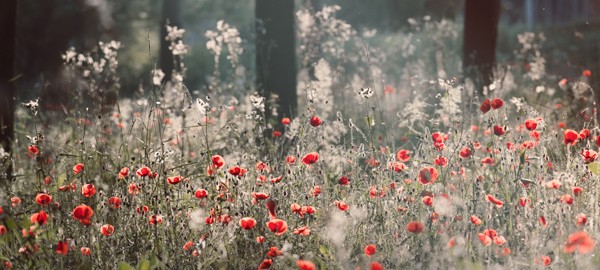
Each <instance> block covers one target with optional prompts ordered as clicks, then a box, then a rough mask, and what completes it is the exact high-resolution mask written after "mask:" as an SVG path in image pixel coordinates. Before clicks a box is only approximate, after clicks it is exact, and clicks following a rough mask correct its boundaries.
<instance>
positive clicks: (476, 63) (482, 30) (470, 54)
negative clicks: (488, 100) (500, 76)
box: [463, 0, 500, 95]
mask: <svg viewBox="0 0 600 270" xmlns="http://www.w3.org/2000/svg"><path fill="white" fill-rule="evenodd" d="M499 17H500V0H485V1H481V0H466V2H465V28H464V40H463V72H464V75H465V77H466V78H467V77H468V78H471V79H472V80H473V81H474V82H475V85H476V87H477V91H478V92H479V94H480V95H481V94H482V90H483V86H486V85H489V84H490V83H491V81H492V76H493V70H494V65H495V62H496V39H497V36H498V20H499Z"/></svg>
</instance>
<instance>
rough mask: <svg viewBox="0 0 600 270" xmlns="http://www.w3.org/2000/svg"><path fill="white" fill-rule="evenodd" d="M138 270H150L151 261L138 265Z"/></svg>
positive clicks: (145, 260)
mask: <svg viewBox="0 0 600 270" xmlns="http://www.w3.org/2000/svg"><path fill="white" fill-rule="evenodd" d="M138 270H150V261H149V260H148V259H144V260H143V261H141V262H140V263H139V264H138Z"/></svg>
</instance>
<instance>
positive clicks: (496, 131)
mask: <svg viewBox="0 0 600 270" xmlns="http://www.w3.org/2000/svg"><path fill="white" fill-rule="evenodd" d="M504 133H506V131H505V130H504V127H502V126H494V135H496V136H502V135H504Z"/></svg>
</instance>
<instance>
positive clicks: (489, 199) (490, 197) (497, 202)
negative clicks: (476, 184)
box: [485, 194, 504, 208]
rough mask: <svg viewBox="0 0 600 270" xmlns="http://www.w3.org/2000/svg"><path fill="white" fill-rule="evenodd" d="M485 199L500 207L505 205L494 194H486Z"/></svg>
mask: <svg viewBox="0 0 600 270" xmlns="http://www.w3.org/2000/svg"><path fill="white" fill-rule="evenodd" d="M485 200H486V201H488V202H491V203H493V204H494V205H496V207H498V208H500V207H502V206H503V205H504V202H503V201H501V200H498V199H496V197H494V196H492V195H490V194H488V195H486V196H485Z"/></svg>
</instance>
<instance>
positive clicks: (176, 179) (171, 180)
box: [167, 175, 184, 185]
mask: <svg viewBox="0 0 600 270" xmlns="http://www.w3.org/2000/svg"><path fill="white" fill-rule="evenodd" d="M183 179H184V178H183V177H181V176H180V175H177V176H171V177H167V182H168V183H169V184H171V185H175V184H177V183H179V182H181V180H183Z"/></svg>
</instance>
